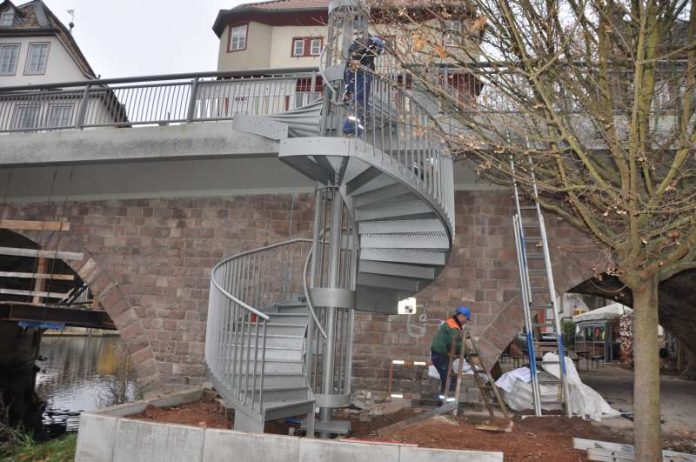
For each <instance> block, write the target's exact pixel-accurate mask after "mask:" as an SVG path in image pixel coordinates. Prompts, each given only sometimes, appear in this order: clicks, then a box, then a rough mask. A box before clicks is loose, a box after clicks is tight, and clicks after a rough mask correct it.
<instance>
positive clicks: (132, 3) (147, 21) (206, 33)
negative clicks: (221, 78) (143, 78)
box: [15, 0, 249, 78]
mask: <svg viewBox="0 0 696 462" xmlns="http://www.w3.org/2000/svg"><path fill="white" fill-rule="evenodd" d="M248 2H249V0H224V1H222V0H195V1H183V0H44V3H45V4H46V5H47V6H48V7H49V8H50V9H51V11H53V13H54V14H55V15H56V16H58V18H59V19H60V20H61V21H62V22H63V23H64V24H65V25H66V26H67V25H68V23H69V22H70V15H69V14H68V13H67V10H69V9H74V10H75V29H73V35H74V37H75V39H76V40H77V44H78V45H79V46H80V49H81V50H82V52H83V53H84V54H85V56H86V57H87V60H88V61H89V63H90V65H91V66H92V68H93V69H94V72H96V73H97V75H100V74H101V77H102V78H112V77H129V76H137V75H150V74H171V73H178V72H196V71H215V70H216V67H217V53H218V44H219V40H218V38H217V36H216V35H215V33H214V32H213V30H212V26H213V22H214V21H215V17H216V16H217V13H218V11H219V10H221V9H229V8H232V7H234V6H236V5H239V4H240V3H248ZM22 3H25V2H24V1H22V0H18V1H16V2H15V4H22Z"/></svg>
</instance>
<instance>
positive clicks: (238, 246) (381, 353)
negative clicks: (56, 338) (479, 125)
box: [0, 58, 679, 432]
mask: <svg viewBox="0 0 696 462" xmlns="http://www.w3.org/2000/svg"><path fill="white" fill-rule="evenodd" d="M327 59H328V58H327ZM331 65H332V63H331V60H330V59H328V61H326V66H325V68H323V69H322V70H321V71H319V70H314V69H306V70H292V71H283V70H274V71H272V72H270V71H254V72H247V73H203V74H188V75H169V76H146V77H136V78H127V79H111V80H99V81H94V82H72V83H71V82H65V83H61V84H55V85H44V86H39V87H21V88H6V89H2V90H0V132H2V135H0V136H1V137H2V143H1V145H0V166H1V170H0V177H2V179H3V183H2V184H4V198H5V199H4V200H3V204H2V207H3V211H4V216H3V218H5V217H12V218H21V219H26V220H49V219H53V220H69V221H70V223H71V230H70V231H68V232H64V233H55V232H50V231H47V230H42V229H35V230H31V231H27V232H25V233H23V234H22V235H23V236H24V237H25V238H27V239H30V240H31V241H32V242H33V243H35V244H36V246H38V247H40V248H44V249H50V250H55V251H64V252H70V251H72V252H80V253H81V258H79V259H76V260H71V261H66V264H68V265H69V266H70V268H71V269H72V270H74V272H75V273H76V274H77V275H78V276H79V278H80V279H81V280H82V281H84V283H86V284H88V285H89V288H90V290H91V291H92V293H93V294H94V296H95V297H96V299H97V300H98V301H99V305H100V306H101V308H103V312H102V314H99V316H97V317H101V321H98V320H97V321H94V320H93V321H90V322H103V323H106V322H107V320H106V318H104V314H103V313H105V314H106V315H108V318H109V319H110V320H111V321H112V322H113V326H114V327H115V328H117V329H118V330H119V332H120V333H121V335H122V337H123V338H124V340H125V342H126V344H127V347H128V349H129V352H130V354H131V356H132V357H133V360H134V363H135V364H136V371H137V374H138V376H139V380H140V382H141V384H142V385H143V386H144V387H145V388H146V390H147V389H154V388H156V387H157V386H159V385H161V384H162V383H165V382H172V383H177V382H178V383H184V382H187V383H189V382H191V381H194V382H196V381H203V380H206V378H208V377H209V378H210V379H212V380H213V382H214V383H215V385H216V388H217V390H218V391H219V392H220V393H221V394H222V396H223V397H224V398H225V400H226V401H227V403H228V404H229V405H230V406H232V407H234V408H235V410H236V413H235V419H236V422H235V427H236V428H238V429H246V430H249V431H262V430H263V425H264V422H265V421H267V420H270V419H275V418H280V417H284V416H289V415H300V414H304V415H306V419H307V425H309V426H311V425H315V423H314V421H313V416H314V413H313V410H314V408H315V406H318V407H320V408H321V409H322V411H321V413H320V416H319V421H318V422H316V428H317V430H318V431H323V432H342V431H345V429H344V428H343V426H342V424H341V423H340V422H334V421H332V419H331V412H330V411H331V409H333V408H336V407H341V406H345V405H347V404H348V402H349V401H348V400H349V395H350V392H351V390H352V388H351V387H352V385H351V384H357V385H359V386H362V387H366V388H377V389H379V388H381V389H386V382H387V380H388V377H387V371H388V364H389V363H390V361H391V359H405V358H406V359H408V358H418V359H422V358H423V357H424V356H426V355H428V354H429V341H430V337H431V334H432V333H433V331H434V329H435V328H436V320H438V319H442V318H444V316H446V314H447V313H448V312H449V311H451V308H452V307H453V306H455V305H457V304H460V303H461V302H462V301H471V302H472V305H473V308H474V317H473V326H474V329H475V330H476V333H477V334H478V335H480V336H481V337H482V341H481V347H482V349H483V352H484V354H485V356H486V359H487V360H488V363H491V364H492V363H493V362H494V360H495V359H496V358H497V357H498V356H499V354H500V352H501V351H502V350H503V349H504V348H505V347H506V346H507V345H508V344H509V342H510V341H511V340H512V339H513V338H514V337H515V335H516V334H517V332H518V331H519V329H520V328H521V326H522V313H521V310H520V309H519V307H520V301H519V299H518V298H517V294H518V293H519V289H518V281H517V272H516V268H515V264H516V263H515V262H516V260H515V255H514V244H513V238H512V227H511V226H510V216H511V214H512V206H513V204H512V200H511V198H510V197H509V192H507V191H504V190H500V189H496V188H493V187H490V186H487V185H485V184H479V183H477V182H476V180H475V176H474V175H473V174H472V172H471V170H469V169H467V167H466V165H461V164H458V165H455V164H454V163H453V160H452V158H451V156H450V155H449V153H448V152H447V149H446V146H444V145H443V143H442V142H441V140H440V139H438V138H437V136H435V135H434V133H435V131H434V130H429V128H430V127H433V126H434V125H435V124H437V123H439V121H438V119H437V118H436V117H434V116H433V113H432V110H431V108H429V107H428V105H427V104H426V103H424V102H423V101H422V98H421V97H420V96H419V95H414V94H413V93H411V92H409V91H407V89H405V88H404V87H403V86H400V85H399V84H398V82H397V81H395V80H392V79H390V78H388V77H385V76H381V75H379V74H376V75H373V76H372V79H373V80H372V97H371V98H372V100H371V101H370V103H369V104H366V105H365V106H366V107H364V108H362V110H363V114H362V116H361V117H357V118H354V119H352V121H353V124H354V126H353V130H352V132H351V133H349V134H345V133H344V130H343V124H344V121H345V120H346V118H347V117H348V116H349V115H351V114H349V113H347V112H346V107H345V105H342V104H340V103H341V102H340V97H339V96H336V95H333V96H332V92H331V90H329V89H328V87H329V86H330V87H331V88H333V89H334V90H333V91H334V92H336V91H338V89H340V79H339V78H337V77H336V74H335V73H334V77H333V78H331V75H330V74H331V73H330V72H329V68H330V67H331ZM334 66H335V64H334ZM360 72H369V71H368V70H365V69H363V70H361V71H360ZM325 86H326V88H325ZM58 104H60V105H66V106H71V107H72V108H73V109H72V111H71V117H69V118H64V119H62V120H60V121H56V120H54V119H52V118H51V117H49V114H50V111H49V108H50V107H52V106H53V105H58ZM18 115H19V116H18ZM358 124H360V126H358ZM549 228H550V229H549V234H550V236H551V240H552V244H553V248H552V250H551V252H552V257H553V260H554V264H555V269H556V272H557V274H556V279H557V286H558V287H559V289H560V290H562V291H567V290H571V289H573V288H576V287H579V286H580V285H581V284H583V283H585V281H587V280H588V279H590V278H591V277H592V275H593V270H592V268H593V267H594V266H596V265H597V264H598V263H599V262H602V258H603V256H602V254H601V252H599V251H598V249H597V248H596V246H595V245H594V243H593V242H592V241H591V240H590V239H588V238H587V237H586V236H583V235H582V234H580V233H579V232H578V231H577V230H574V229H572V228H570V227H569V226H568V225H566V224H564V223H563V222H560V221H555V220H549ZM211 271H212V273H211ZM211 274H212V277H211ZM588 290H589V289H588ZM413 294H417V297H418V299H419V304H420V305H421V307H420V312H419V316H418V318H415V319H414V317H413V316H408V315H404V316H399V317H397V316H391V317H389V316H386V315H389V314H396V313H397V312H398V301H399V300H401V299H403V298H406V297H408V296H411V295H413ZM19 306H20V305H18V304H16V303H15V304H14V305H11V307H12V309H14V310H15V311H12V310H10V311H8V316H9V318H8V319H12V320H17V319H19V318H20V317H22V319H24V318H31V317H32V316H33V317H34V318H37V317H39V315H40V313H41V312H45V311H47V310H48V309H49V308H46V307H31V308H27V307H23V308H18V307H19ZM20 309H21V310H24V311H21V313H22V314H21V315H17V313H20V311H17V310H20ZM27 310H34V311H33V314H31V313H29V312H28V311H27ZM42 310H43V311H42ZM63 315H66V316H69V315H70V313H67V314H65V313H62V312H61V311H60V309H57V310H56V311H54V312H52V316H53V318H54V319H59V318H60V316H63ZM79 316H85V313H79ZM77 317H78V313H74V318H72V319H73V322H78V321H77V320H76V319H77ZM32 319H33V318H32ZM95 319H96V318H95ZM85 322H86V321H85ZM663 325H665V327H667V328H668V329H669V328H670V325H669V323H668V321H667V322H665V321H663ZM674 332H675V333H676V332H679V328H678V326H675V331H674ZM397 385H398V386H399V387H401V389H404V390H406V391H417V390H418V387H420V386H421V384H419V383H417V381H415V380H412V379H404V380H401V381H400V382H399V383H398V384H397Z"/></svg>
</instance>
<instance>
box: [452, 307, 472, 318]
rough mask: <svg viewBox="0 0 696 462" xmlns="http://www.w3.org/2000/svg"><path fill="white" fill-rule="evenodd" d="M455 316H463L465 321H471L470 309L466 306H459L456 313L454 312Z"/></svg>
mask: <svg viewBox="0 0 696 462" xmlns="http://www.w3.org/2000/svg"><path fill="white" fill-rule="evenodd" d="M455 314H461V315H464V317H466V320H467V321H470V320H471V308H469V307H468V306H460V307H458V308H457V311H455Z"/></svg>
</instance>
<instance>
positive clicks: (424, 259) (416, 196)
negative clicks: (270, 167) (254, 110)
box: [279, 136, 452, 314]
mask: <svg viewBox="0 0 696 462" xmlns="http://www.w3.org/2000/svg"><path fill="white" fill-rule="evenodd" d="M367 138H368V139H369V136H368V137H367ZM336 140H337V139H336V138H316V137H315V138H293V139H288V140H283V141H282V142H281V147H280V149H279V157H280V159H281V160H283V161H285V162H286V163H288V164H289V165H291V166H294V167H296V166H297V165H299V164H301V165H303V168H302V169H299V170H300V171H302V172H303V173H305V174H307V172H315V174H314V175H313V176H312V178H313V179H314V180H316V181H319V182H323V181H327V178H335V177H336V176H337V173H338V172H340V171H341V170H343V171H344V176H343V178H342V184H341V190H342V192H343V193H344V200H345V202H346V204H347V206H348V207H349V208H351V209H352V210H353V211H354V212H355V220H356V222H357V224H358V234H359V236H360V260H359V264H358V274H357V301H358V305H357V309H358V310H362V311H373V312H382V313H392V314H393V313H396V309H397V304H398V302H399V300H402V299H404V298H406V297H409V296H411V295H413V294H415V293H417V292H418V291H420V290H421V289H423V288H424V287H425V286H426V285H428V284H429V283H431V282H432V281H433V280H434V279H435V278H436V277H437V275H438V273H439V272H440V270H441V269H442V268H443V267H444V265H445V264H446V261H447V256H448V254H449V252H450V249H451V242H452V241H451V239H452V238H451V235H452V232H451V228H452V225H451V223H450V221H449V217H448V216H447V214H446V213H445V211H444V209H443V208H442V207H441V206H440V201H439V198H438V197H436V194H434V193H433V192H431V191H427V190H426V191H424V190H423V189H422V188H420V187H419V186H420V185H419V181H418V178H417V175H414V172H413V171H409V170H407V169H404V168H403V166H398V165H395V162H393V161H392V158H390V157H389V156H386V155H384V156H382V157H380V156H379V155H372V154H367V155H366V154H365V150H361V149H360V145H361V143H363V142H362V140H359V139H339V140H341V141H340V142H339V144H337V143H336ZM323 141H325V142H326V145H327V149H326V154H327V155H326V156H322V155H321V154H319V152H321V150H322V149H321V147H320V146H321V144H322V142H323ZM337 146H342V147H344V148H346V149H345V150H344V153H343V154H344V156H338V155H337V154H339V152H338V150H337V149H331V148H332V147H333V148H335V147H337ZM322 157H323V158H324V160H323V161H319V160H318V159H321V158H322ZM298 158H301V159H302V161H300V162H298V161H297V159H298ZM346 161H347V164H346ZM310 165H311V167H308V166H310ZM399 167H402V168H399ZM329 169H330V170H329ZM318 172H321V173H318Z"/></svg>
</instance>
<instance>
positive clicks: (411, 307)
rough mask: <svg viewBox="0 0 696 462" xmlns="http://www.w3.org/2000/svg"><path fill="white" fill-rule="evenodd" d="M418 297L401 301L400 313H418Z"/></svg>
mask: <svg viewBox="0 0 696 462" xmlns="http://www.w3.org/2000/svg"><path fill="white" fill-rule="evenodd" d="M416 310H417V308H416V297H409V298H405V299H403V300H401V301H400V302H399V314H416Z"/></svg>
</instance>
